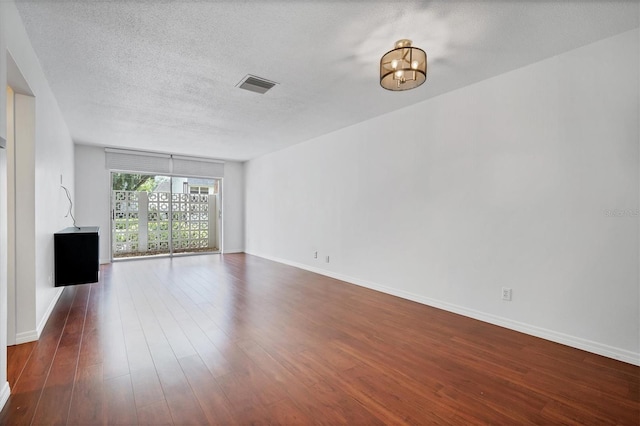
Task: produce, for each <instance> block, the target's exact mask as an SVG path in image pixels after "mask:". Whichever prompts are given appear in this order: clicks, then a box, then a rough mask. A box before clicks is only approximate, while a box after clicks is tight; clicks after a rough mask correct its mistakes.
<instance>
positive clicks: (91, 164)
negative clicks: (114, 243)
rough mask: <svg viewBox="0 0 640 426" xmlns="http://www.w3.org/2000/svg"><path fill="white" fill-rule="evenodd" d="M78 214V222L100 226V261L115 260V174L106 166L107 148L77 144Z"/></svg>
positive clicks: (83, 224) (79, 223)
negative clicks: (112, 189) (111, 190)
mask: <svg viewBox="0 0 640 426" xmlns="http://www.w3.org/2000/svg"><path fill="white" fill-rule="evenodd" d="M75 178H76V182H75V188H76V197H75V199H76V203H75V215H76V222H77V224H78V226H99V227H100V263H109V262H111V252H110V250H109V244H111V235H110V232H111V224H110V220H111V207H110V204H111V202H110V198H109V187H110V185H111V178H110V176H109V171H108V170H107V169H106V168H105V155H104V148H99V147H95V146H87V145H76V147H75Z"/></svg>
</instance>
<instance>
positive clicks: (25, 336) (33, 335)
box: [16, 330, 38, 345]
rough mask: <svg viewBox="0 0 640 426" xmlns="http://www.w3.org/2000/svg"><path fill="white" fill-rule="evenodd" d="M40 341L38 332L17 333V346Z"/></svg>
mask: <svg viewBox="0 0 640 426" xmlns="http://www.w3.org/2000/svg"><path fill="white" fill-rule="evenodd" d="M36 340H38V330H29V331H23V332H22V333H16V345H21V344H23V343H27V342H35V341H36Z"/></svg>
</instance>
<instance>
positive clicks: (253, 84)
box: [236, 74, 278, 94]
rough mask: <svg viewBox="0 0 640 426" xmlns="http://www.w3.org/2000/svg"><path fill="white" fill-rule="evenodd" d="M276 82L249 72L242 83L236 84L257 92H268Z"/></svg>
mask: <svg viewBox="0 0 640 426" xmlns="http://www.w3.org/2000/svg"><path fill="white" fill-rule="evenodd" d="M276 84H278V83H276V82H274V81H269V80H267V79H266V78H261V77H256V76H255V75H251V74H247V75H246V76H245V77H244V78H243V79H242V80H241V81H240V83H238V84H236V87H239V88H241V89H245V90H249V91H250V92H255V93H260V94H263V93H266V92H267V91H268V90H269V89H271V88H273V86H275V85H276Z"/></svg>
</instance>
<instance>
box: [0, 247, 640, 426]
mask: <svg viewBox="0 0 640 426" xmlns="http://www.w3.org/2000/svg"><path fill="white" fill-rule="evenodd" d="M8 357H9V365H8V377H9V381H10V385H11V389H12V395H11V397H10V399H9V401H8V403H7V405H6V406H5V408H4V410H3V411H2V413H0V423H1V424H3V425H19V424H25V425H27V424H34V425H36V424H37V425H40V424H43V425H44V424H47V425H49V424H61V425H64V424H68V425H93V424H109V425H134V424H153V425H163V424H167V425H171V424H176V425H187V424H216V425H227V424H230V425H231V424H330V425H335V424H350V425H352V424H366V425H376V424H464V425H467V424H498V425H513V424H581V425H582V424H587V425H588V424H594V425H595V424H598V425H601V424H627V425H638V424H639V423H640V402H639V399H640V368H639V367H635V366H632V365H629V364H625V363H622V362H618V361H614V360H611V359H607V358H603V357H600V356H597V355H593V354H590V353H587V352H583V351H580V350H577V349H572V348H569V347H566V346H562V345H559V344H555V343H551V342H548V341H545V340H542V339H537V338H534V337H531V336H527V335H524V334H520V333H517V332H514V331H510V330H506V329H503V328H500V327H496V326H492V325H489V324H485V323H482V322H479V321H475V320H472V319H469V318H465V317H461V316H458V315H455V314H451V313H448V312H444V311H441V310H438V309H434V308H430V307H427V306H423V305H420V304H417V303H413V302H410V301H406V300H402V299H399V298H395V297H392V296H388V295H384V294H381V293H377V292H374V291H370V290H367V289H364V288H360V287H357V286H354V285H349V284H346V283H343V282H340V281H337V280H334V279H331V278H327V277H323V276H319V275H316V274H312V273H310V272H306V271H302V270H299V269H296V268H292V267H288V266H285V265H281V264H278V263H274V262H270V261H267V260H264V259H261V258H257V257H253V256H249V255H244V254H233V255H224V256H221V255H209V256H197V257H196V256H192V257H180V258H174V259H166V258H165V259H149V260H140V261H128V262H119V263H115V264H112V265H107V266H104V267H103V269H102V272H101V280H100V282H99V283H96V284H86V285H81V286H72V287H67V288H65V290H64V292H63V294H62V296H61V298H60V300H59V302H58V304H57V306H56V308H55V310H54V312H53V314H52V315H51V318H50V319H49V322H48V324H47V326H46V328H45V330H44V332H43V334H42V336H41V338H40V340H39V341H38V342H34V343H28V344H25V345H19V346H13V347H10V348H9V351H8Z"/></svg>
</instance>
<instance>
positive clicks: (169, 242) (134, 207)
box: [111, 172, 222, 260]
mask: <svg viewBox="0 0 640 426" xmlns="http://www.w3.org/2000/svg"><path fill="white" fill-rule="evenodd" d="M221 195H222V180H221V179H216V178H193V177H180V176H165V175H156V174H141V173H129V172H112V173H111V257H112V259H113V260H118V259H127V258H129V259H130V258H139V257H148V256H167V255H168V256H174V255H187V254H196V253H202V254H204V253H208V254H209V253H220V251H221V242H222V238H221V230H222V203H221Z"/></svg>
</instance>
